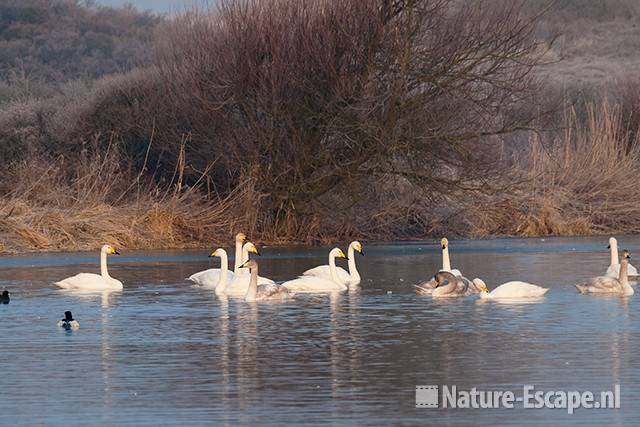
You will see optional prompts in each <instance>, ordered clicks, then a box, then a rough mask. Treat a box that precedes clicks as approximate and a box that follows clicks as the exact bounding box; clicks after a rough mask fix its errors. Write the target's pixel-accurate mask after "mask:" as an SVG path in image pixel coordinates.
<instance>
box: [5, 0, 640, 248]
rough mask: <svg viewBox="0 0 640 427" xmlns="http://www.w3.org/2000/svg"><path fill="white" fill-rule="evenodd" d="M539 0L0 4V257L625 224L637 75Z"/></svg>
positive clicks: (629, 228)
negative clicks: (596, 50) (604, 69)
mask: <svg viewBox="0 0 640 427" xmlns="http://www.w3.org/2000/svg"><path fill="white" fill-rule="evenodd" d="M609 2H611V3H615V1H614V0H609ZM619 2H620V3H619V5H618V6H619V8H618V9H616V8H614V10H616V11H618V12H619V13H620V14H622V15H623V16H622V17H621V16H619V15H618V14H616V13H613V12H608V13H610V15H611V16H606V15H602V14H600V13H599V12H598V10H599V9H597V8H595V7H594V8H593V11H594V12H593V14H598V17H599V18H598V19H601V20H602V21H603V22H605V21H606V22H609V21H612V20H616V21H620V22H622V21H624V22H629V23H630V25H631V24H632V23H633V22H634V21H633V20H634V19H635V18H633V16H634V15H628V13H627V12H624V11H623V10H628V11H629V13H631V12H632V11H633V10H635V9H633V8H632V6H633V5H632V4H630V3H628V2H625V1H623V0H619ZM536 3H537V2H484V1H479V0H478V1H477V0H473V1H471V2H469V3H468V4H466V6H465V7H464V8H459V7H458V6H459V4H458V2H456V1H454V0H435V1H427V0H416V1H411V2H395V1H390V0H364V1H363V0H348V1H344V2H332V1H329V0H306V1H297V0H268V1H248V2H247V1H236V0H229V1H225V2H221V3H220V5H219V6H218V7H216V8H213V9H211V10H199V11H198V10H194V11H193V12H192V13H188V14H184V15H181V16H177V17H175V18H172V19H171V20H168V21H166V20H163V19H161V18H158V17H156V16H154V15H149V14H147V13H140V12H138V11H136V10H135V9H133V8H126V9H111V8H104V7H98V6H96V5H86V4H82V3H80V2H76V1H62V0H61V1H54V2H44V1H39V0H29V1H28V2H26V3H25V2H17V1H16V2H14V1H5V2H0V4H1V6H0V7H2V8H5V9H3V10H5V11H7V10H10V11H13V12H11V13H13V15H11V16H13V18H6V16H9V15H5V14H3V15H2V16H3V18H2V19H3V21H2V24H0V25H1V27H0V28H2V31H0V40H2V42H3V43H8V45H12V43H13V45H14V46H15V47H14V48H15V49H16V52H17V53H16V55H12V56H11V57H8V56H7V57H5V58H3V59H2V60H0V70H3V71H2V74H1V79H0V89H2V91H0V98H1V97H2V95H1V94H2V93H5V94H6V95H5V96H4V101H3V102H4V103H3V104H2V106H1V107H0V164H1V165H2V166H3V167H2V172H0V174H1V175H2V180H1V181H0V198H1V201H2V203H0V252H1V251H23V250H53V249H56V250H60V249H63V250H70V249H88V248H92V247H94V246H96V245H97V244H98V242H103V241H111V242H115V243H118V244H120V245H123V246H126V247H138V248H151V247H185V246H202V245H207V246H209V245H211V244H212V243H213V242H224V241H226V240H228V238H229V236H231V235H232V234H233V233H234V232H235V231H236V230H240V229H241V230H245V231H247V232H249V233H251V235H252V236H256V238H257V239H259V240H260V239H261V240H264V241H269V242H272V243H291V242H306V243H313V242H328V241H335V240H338V239H340V240H342V239H347V238H351V237H357V238H360V239H382V240H389V239H406V238H426V237H434V236H439V235H442V234H447V235H450V236H467V237H479V236H490V235H554V234H590V233H602V232H634V231H637V229H638V228H640V227H639V225H638V224H640V223H639V222H638V220H640V211H638V212H637V211H636V208H635V206H640V204H636V203H634V202H633V201H632V200H630V199H629V196H628V194H629V193H632V191H631V190H630V189H631V188H632V187H633V186H634V185H635V181H633V180H623V176H624V173H623V171H622V172H621V171H620V169H616V165H624V170H628V169H629V168H634V167H637V166H638V162H640V154H637V152H638V144H637V137H636V135H637V132H636V130H637V123H638V122H636V121H635V120H636V117H638V116H637V112H636V109H635V106H636V105H637V103H636V99H637V98H636V97H634V95H633V94H634V93H636V94H637V93H640V90H637V89H635V90H636V91H635V92H634V90H633V89H634V88H638V87H640V85H637V84H636V83H635V80H634V77H633V74H632V73H631V72H630V73H629V74H628V75H627V74H624V79H622V80H613V79H611V80H608V79H605V78H600V79H599V80H598V81H597V84H596V83H590V82H589V81H587V80H585V82H586V83H584V84H587V85H588V86H586V87H587V88H588V89H589V90H587V91H585V86H584V84H582V83H579V82H578V83H576V87H577V90H576V91H567V90H566V83H561V84H558V83H557V80H555V79H551V78H549V77H548V76H549V73H553V72H554V71H553V70H555V69H557V68H554V67H561V66H562V64H563V62H562V60H561V56H562V55H563V54H561V53H558V52H559V51H558V49H559V47H558V45H557V41H558V40H559V35H558V31H557V30H558V29H559V28H558V25H557V23H554V22H556V21H557V20H559V19H560V18H558V16H560V17H562V19H567V16H572V14H573V15H574V16H576V17H577V15H576V14H578V13H584V14H586V15H587V16H584V17H582V18H581V19H586V20H591V19H595V18H594V16H593V15H592V13H591V12H589V10H591V9H589V8H588V7H585V8H578V7H573V8H572V7H571V5H570V4H569V2H567V3H563V4H562V5H561V6H559V5H557V4H556V5H551V6H549V4H548V3H547V2H539V4H536ZM17 5H23V6H21V7H18V6H17ZM627 6H628V8H627V9H624V7H627ZM616 7H617V6H616ZM634 13H635V12H634ZM635 16H637V15H635ZM575 25H576V26H577V25H578V24H577V23H576V24H575ZM160 28H161V30H159V29H160ZM567 28H568V30H571V29H572V28H573V27H571V26H567ZM562 37H564V45H563V46H564V47H563V49H565V51H563V52H566V49H567V43H577V42H576V40H577V36H576V35H575V34H574V33H572V32H571V31H567V33H566V34H564V35H562ZM38 40H42V41H41V42H39V41H38ZM74 40H75V41H74ZM8 45H7V46H8ZM52 52H59V55H58V54H52ZM571 52H577V50H576V49H573V50H571ZM576 55H578V54H576ZM17 70H24V72H20V73H18V72H17ZM27 70H30V71H29V72H27ZM621 94H624V96H621ZM584 153H589V154H588V155H585V154H584ZM576 165H578V166H577V167H576ZM621 174H622V175H621ZM621 210H623V211H624V212H625V215H624V216H623V217H621V216H620V215H614V214H613V213H615V212H620V211H621Z"/></svg>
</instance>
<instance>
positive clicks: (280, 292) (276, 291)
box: [256, 283, 289, 300]
mask: <svg viewBox="0 0 640 427" xmlns="http://www.w3.org/2000/svg"><path fill="white" fill-rule="evenodd" d="M288 296H289V290H288V289H287V288H284V287H282V286H280V285H276V284H275V283H269V284H265V285H259V286H258V293H257V294H256V299H259V300H264V299H278V298H286V297H288Z"/></svg>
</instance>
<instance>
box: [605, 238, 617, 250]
mask: <svg viewBox="0 0 640 427" xmlns="http://www.w3.org/2000/svg"><path fill="white" fill-rule="evenodd" d="M616 246H618V240H617V239H616V238H615V237H609V246H607V249H611V248H615V247H616Z"/></svg>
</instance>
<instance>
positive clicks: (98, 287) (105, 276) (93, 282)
mask: <svg viewBox="0 0 640 427" xmlns="http://www.w3.org/2000/svg"><path fill="white" fill-rule="evenodd" d="M107 255H120V253H119V252H118V251H117V250H116V249H115V248H114V247H113V246H110V245H104V246H103V247H102V249H101V250H100V274H93V273H80V274H76V275H75V276H72V277H68V278H66V279H64V280H61V281H59V282H55V283H54V285H57V286H60V287H61V288H63V289H84V290H88V291H104V290H118V289H122V282H121V281H119V280H116V279H114V278H113V277H111V276H109V271H107Z"/></svg>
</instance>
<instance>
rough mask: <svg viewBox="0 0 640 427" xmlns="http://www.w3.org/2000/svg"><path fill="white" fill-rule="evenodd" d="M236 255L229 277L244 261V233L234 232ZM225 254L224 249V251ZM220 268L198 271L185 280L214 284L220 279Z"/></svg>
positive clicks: (208, 284) (204, 284)
mask: <svg viewBox="0 0 640 427" xmlns="http://www.w3.org/2000/svg"><path fill="white" fill-rule="evenodd" d="M235 240H236V257H235V260H234V267H233V273H230V277H231V279H233V274H234V273H238V270H239V269H240V265H241V264H242V263H243V262H244V261H245V260H243V259H242V244H243V243H244V242H245V241H246V240H247V236H246V235H245V234H244V233H238V234H236V239H235ZM225 254H226V251H225ZM209 256H210V257H211V255H209ZM220 270H221V269H220V268H210V269H208V270H204V271H199V272H197V273H194V274H192V275H191V276H189V277H187V278H186V279H185V280H190V281H192V282H194V283H196V284H198V285H203V286H216V285H217V284H218V281H219V280H220V272H221V271H220Z"/></svg>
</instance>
